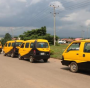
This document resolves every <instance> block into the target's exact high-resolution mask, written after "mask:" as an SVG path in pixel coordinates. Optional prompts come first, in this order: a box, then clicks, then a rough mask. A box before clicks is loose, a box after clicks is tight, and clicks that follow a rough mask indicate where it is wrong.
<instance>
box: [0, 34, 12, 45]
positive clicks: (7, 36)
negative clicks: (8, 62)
mask: <svg viewBox="0 0 90 88" xmlns="http://www.w3.org/2000/svg"><path fill="white" fill-rule="evenodd" d="M11 39H12V37H11V35H10V34H9V33H6V34H5V37H4V38H3V39H1V43H2V45H4V44H5V43H6V42H7V41H9V40H11Z"/></svg>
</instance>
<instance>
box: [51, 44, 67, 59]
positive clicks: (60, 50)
mask: <svg viewBox="0 0 90 88" xmlns="http://www.w3.org/2000/svg"><path fill="white" fill-rule="evenodd" d="M67 46H68V44H66V45H63V44H60V46H50V49H51V50H53V51H54V55H51V56H50V57H51V58H56V59H61V58H62V53H63V51H64V50H65V49H66V47H67Z"/></svg>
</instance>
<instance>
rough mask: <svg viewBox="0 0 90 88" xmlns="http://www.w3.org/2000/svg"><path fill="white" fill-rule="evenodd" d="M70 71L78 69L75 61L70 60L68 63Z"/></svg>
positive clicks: (74, 71)
mask: <svg viewBox="0 0 90 88" xmlns="http://www.w3.org/2000/svg"><path fill="white" fill-rule="evenodd" d="M70 71H71V72H73V73H76V72H77V71H78V65H77V63H76V62H71V64H70Z"/></svg>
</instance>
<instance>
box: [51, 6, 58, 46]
mask: <svg viewBox="0 0 90 88" xmlns="http://www.w3.org/2000/svg"><path fill="white" fill-rule="evenodd" d="M50 6H51V7H53V11H54V12H53V16H54V46H55V42H56V14H57V13H56V11H55V9H56V8H57V7H56V6H55V5H50ZM58 7H59V6H58ZM50 13H51V12H50Z"/></svg>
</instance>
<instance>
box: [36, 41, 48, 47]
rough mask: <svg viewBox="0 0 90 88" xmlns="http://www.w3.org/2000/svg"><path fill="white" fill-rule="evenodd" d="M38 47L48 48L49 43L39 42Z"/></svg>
mask: <svg viewBox="0 0 90 88" xmlns="http://www.w3.org/2000/svg"><path fill="white" fill-rule="evenodd" d="M36 47H37V48H48V43H47V42H37V44H36Z"/></svg>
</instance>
